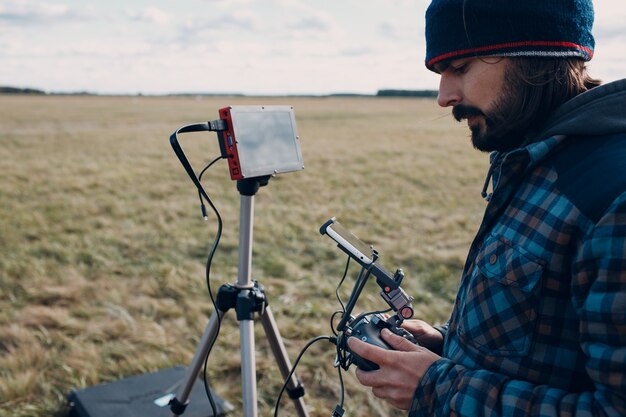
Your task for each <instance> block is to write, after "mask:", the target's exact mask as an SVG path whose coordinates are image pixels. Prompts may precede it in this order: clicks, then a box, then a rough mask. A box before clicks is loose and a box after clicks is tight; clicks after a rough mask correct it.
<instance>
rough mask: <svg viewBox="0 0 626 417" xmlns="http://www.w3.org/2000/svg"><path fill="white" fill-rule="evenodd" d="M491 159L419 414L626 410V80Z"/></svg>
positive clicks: (561, 112)
mask: <svg viewBox="0 0 626 417" xmlns="http://www.w3.org/2000/svg"><path fill="white" fill-rule="evenodd" d="M545 126H547V127H546V128H545V129H543V131H542V132H541V133H539V134H538V135H537V136H536V138H537V139H536V140H533V141H531V143H529V144H527V145H526V146H524V147H523V148H520V149H516V150H514V151H511V152H507V153H500V154H494V155H492V167H491V169H490V173H491V175H492V180H493V190H494V191H493V194H492V196H491V198H490V201H489V203H488V205H487V208H486V211H485V215H484V218H483V222H482V224H481V226H480V229H479V231H478V234H477V236H476V238H475V239H474V241H473V243H472V245H471V248H470V251H469V255H468V258H467V261H466V264H465V268H464V272H463V275H462V277H461V282H460V286H459V291H458V295H457V298H456V302H455V305H454V309H453V312H452V315H451V317H450V320H449V322H448V326H446V328H445V329H444V333H445V339H444V340H445V341H444V348H443V357H442V358H441V359H440V360H438V361H437V362H435V363H434V364H433V365H432V366H431V367H430V368H429V369H428V371H427V373H426V375H425V376H424V378H423V379H422V381H421V382H420V385H419V386H418V388H417V390H416V392H415V396H414V401H413V404H412V408H411V411H410V414H409V415H410V416H422V415H440V416H448V415H463V416H471V417H477V416H487V415H489V416H517V415H525V416H526V415H537V416H559V415H572V414H574V413H579V414H576V415H589V416H591V415H598V416H616V415H626V79H625V80H620V81H616V82H613V83H610V84H606V85H603V86H600V87H596V88H594V89H592V90H590V91H588V92H586V93H583V94H580V95H578V96H577V97H575V98H574V99H572V100H570V101H568V102H567V103H565V104H564V105H563V106H561V107H560V108H559V109H557V111H556V112H555V113H554V114H553V115H552V116H551V117H550V119H549V121H548V122H547V124H546V125H545Z"/></svg>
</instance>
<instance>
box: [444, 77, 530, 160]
mask: <svg viewBox="0 0 626 417" xmlns="http://www.w3.org/2000/svg"><path fill="white" fill-rule="evenodd" d="M506 78H508V77H506ZM506 78H505V85H506V87H505V88H504V90H503V92H502V95H501V96H500V97H499V98H498V99H497V100H496V101H495V102H494V103H493V105H492V106H491V108H490V109H488V110H485V111H484V112H483V111H482V110H480V109H479V108H478V107H474V106H469V105H465V104H458V105H456V106H454V107H453V109H452V116H453V117H454V118H455V119H456V121H457V122H460V121H461V120H463V119H467V118H468V117H472V116H479V117H482V118H483V120H484V122H485V124H484V131H483V132H481V126H480V124H478V125H474V126H472V127H470V130H471V132H472V145H474V148H476V149H478V150H479V151H483V152H492V151H499V152H506V151H510V150H513V149H516V148H518V147H520V145H521V144H522V142H523V141H524V134H525V133H526V131H527V130H528V127H527V126H523V127H522V126H519V125H517V124H516V123H514V122H513V120H516V119H518V115H516V114H515V113H516V109H514V104H513V103H514V101H515V95H516V94H521V90H522V89H521V88H519V87H520V85H519V83H515V82H511V80H510V79H508V80H507V79H506ZM516 84H517V85H516Z"/></svg>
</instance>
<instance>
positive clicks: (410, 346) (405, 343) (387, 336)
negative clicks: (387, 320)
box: [380, 329, 420, 352]
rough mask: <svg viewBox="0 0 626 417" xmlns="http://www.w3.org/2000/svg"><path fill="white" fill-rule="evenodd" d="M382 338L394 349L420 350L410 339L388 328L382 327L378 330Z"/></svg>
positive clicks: (404, 350) (405, 350)
mask: <svg viewBox="0 0 626 417" xmlns="http://www.w3.org/2000/svg"><path fill="white" fill-rule="evenodd" d="M380 335H381V336H382V338H383V340H384V341H385V342H387V343H388V344H389V346H391V348H392V349H394V350H400V351H403V352H414V351H418V350H420V347H419V346H418V345H416V344H415V343H412V342H411V341H410V340H407V339H405V338H404V337H402V336H398V335H397V334H395V333H392V332H390V331H389V330H388V329H383V330H382V331H381V332H380Z"/></svg>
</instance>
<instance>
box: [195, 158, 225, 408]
mask: <svg viewBox="0 0 626 417" xmlns="http://www.w3.org/2000/svg"><path fill="white" fill-rule="evenodd" d="M220 159H222V157H221V156H220V157H218V158H215V159H214V160H213V161H211V162H210V163H209V164H208V165H207V166H206V167H205V168H204V169H203V170H202V171H201V173H200V175H199V177H198V184H200V188H199V189H198V195H199V196H200V204H201V207H202V210H203V214H205V210H204V204H203V202H202V198H203V197H204V198H205V199H206V200H207V202H208V203H209V206H210V207H211V209H212V210H213V212H214V213H215V217H216V218H217V233H216V235H215V240H214V241H213V246H212V247H211V250H210V252H209V255H208V257H207V262H206V269H205V279H206V285H207V289H208V292H209V298H210V299H211V303H212V304H213V311H214V313H215V314H217V329H216V331H215V337H214V338H213V341H212V342H211V344H210V346H209V348H208V350H207V354H206V356H205V358H204V370H203V379H202V380H203V383H204V391H205V393H206V396H207V398H208V399H209V403H210V404H211V410H212V411H213V415H214V416H217V409H216V407H215V402H214V400H213V395H212V394H211V390H210V389H209V382H208V380H209V378H208V372H207V363H208V361H209V355H210V354H211V350H212V349H213V345H214V344H215V341H216V340H217V337H218V336H219V333H220V328H221V326H222V317H221V315H220V313H219V309H218V307H217V303H216V301H215V297H214V296H213V291H212V290H211V264H212V263H213V256H214V255H215V251H216V250H217V247H218V245H219V243H220V238H221V236H222V216H220V212H219V211H218V210H217V207H215V205H214V204H213V201H212V200H211V198H210V197H209V196H208V194H207V193H206V192H205V191H204V188H203V187H202V184H201V183H200V180H201V178H202V175H203V174H204V172H205V171H206V170H207V169H208V168H210V167H211V166H212V165H213V164H214V163H215V162H217V161H219V160H220Z"/></svg>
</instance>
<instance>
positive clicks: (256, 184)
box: [170, 176, 308, 417]
mask: <svg viewBox="0 0 626 417" xmlns="http://www.w3.org/2000/svg"><path fill="white" fill-rule="evenodd" d="M269 178H270V177H269V176H264V177H257V178H249V179H243V180H239V181H237V190H238V191H239V193H240V195H241V197H240V208H239V264H238V271H237V283H236V284H235V285H230V284H225V285H222V286H221V287H220V289H219V291H218V295H217V300H216V304H217V310H216V311H214V312H213V314H212V315H211V318H210V319H209V323H208V324H207V326H206V328H205V330H204V333H203V334H202V338H201V339H200V343H199V344H198V347H197V348H196V353H195V355H194V357H193V360H192V362H191V364H190V366H189V367H188V368H187V373H186V375H185V380H184V381H183V383H182V385H181V386H180V388H179V391H178V392H177V395H176V397H174V398H173V399H172V400H171V402H170V408H171V410H172V412H173V413H174V415H175V416H179V415H181V414H182V413H183V412H184V411H185V407H186V405H187V403H188V400H189V395H190V393H191V390H192V388H193V385H194V383H195V382H196V379H197V377H198V374H199V372H200V369H201V368H202V364H203V363H204V360H205V358H206V357H207V355H208V353H209V349H210V347H211V346H212V345H213V343H214V342H215V340H216V338H217V330H218V323H219V322H220V321H221V319H222V318H223V316H224V315H225V314H226V312H227V311H228V310H229V309H230V308H235V311H236V313H237V320H238V321H239V337H240V344H241V348H240V352H241V383H242V396H243V407H244V413H243V415H244V417H256V416H257V414H258V408H257V387H256V361H255V355H254V350H255V345H254V313H255V312H258V313H259V314H260V318H261V323H262V324H263V329H264V331H265V336H266V337H267V340H268V342H269V344H270V347H271V349H272V352H273V354H274V358H275V359H276V362H277V363H278V367H279V369H280V372H281V375H282V377H283V379H285V378H287V376H288V375H289V372H290V370H291V363H290V361H289V357H288V356H287V351H286V349H285V345H284V344H283V341H282V339H281V337H280V334H279V332H278V327H277V325H276V321H275V320H274V315H273V314H272V311H271V309H270V307H269V306H268V305H267V301H266V298H265V292H264V289H263V287H262V286H261V285H259V284H258V283H257V282H253V281H252V279H251V269H252V230H253V225H254V224H253V223H254V195H255V194H256V193H257V191H258V190H259V188H260V187H261V186H264V185H267V183H268V181H269ZM287 392H288V394H289V397H290V398H291V399H292V400H293V402H294V405H295V407H296V410H297V412H298V416H299V417H308V412H307V410H306V408H305V406H304V401H303V399H302V397H303V396H304V387H303V386H302V384H301V383H300V382H299V381H298V379H297V378H296V376H295V374H294V375H292V376H291V378H290V380H289V382H288V385H287Z"/></svg>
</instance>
